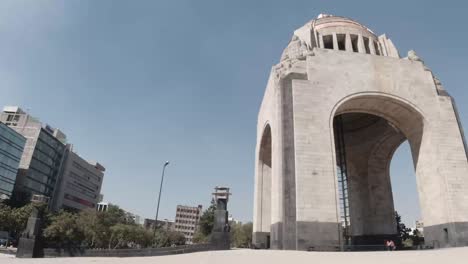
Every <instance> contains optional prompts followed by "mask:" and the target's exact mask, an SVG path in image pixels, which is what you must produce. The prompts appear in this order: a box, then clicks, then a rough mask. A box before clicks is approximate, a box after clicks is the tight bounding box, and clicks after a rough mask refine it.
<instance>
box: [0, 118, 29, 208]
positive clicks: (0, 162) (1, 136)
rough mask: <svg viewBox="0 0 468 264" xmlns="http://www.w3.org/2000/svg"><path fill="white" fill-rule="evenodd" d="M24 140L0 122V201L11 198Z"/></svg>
mask: <svg viewBox="0 0 468 264" xmlns="http://www.w3.org/2000/svg"><path fill="white" fill-rule="evenodd" d="M25 144H26V138H24V137H23V136H22V135H20V134H18V133H17V132H15V131H14V130H13V129H11V128H9V127H8V126H6V125H5V124H3V123H2V122H0V199H8V198H10V197H11V195H12V192H13V187H14V185H15V181H16V175H17V173H18V166H19V164H20V161H21V155H22V154H23V149H24V146H25Z"/></svg>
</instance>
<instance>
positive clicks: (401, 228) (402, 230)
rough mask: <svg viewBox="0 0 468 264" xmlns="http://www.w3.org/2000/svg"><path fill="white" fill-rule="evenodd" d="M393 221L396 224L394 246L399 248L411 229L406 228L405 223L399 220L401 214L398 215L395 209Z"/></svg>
mask: <svg viewBox="0 0 468 264" xmlns="http://www.w3.org/2000/svg"><path fill="white" fill-rule="evenodd" d="M395 222H396V225H397V226H396V227H397V235H398V240H397V241H396V246H397V247H399V248H401V247H402V246H403V244H402V242H403V241H405V240H406V239H408V238H409V237H410V236H409V232H410V231H411V229H409V228H407V227H406V225H405V224H404V223H402V222H401V215H399V214H398V212H397V211H395Z"/></svg>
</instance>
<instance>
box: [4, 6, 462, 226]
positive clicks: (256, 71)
mask: <svg viewBox="0 0 468 264" xmlns="http://www.w3.org/2000/svg"><path fill="white" fill-rule="evenodd" d="M467 11H468V8H467V4H465V3H462V1H453V2H447V1H433V2H432V3H430V1H391V2H388V1H387V2H381V1H310V0H309V1H266V0H265V1H220V0H211V1H195V0H192V1H176V0H171V1H143V0H140V1H117V0H112V1H110V0H109V1H106V0H100V1H84V0H80V1H78V0H69V1H44V0H30V1H19V0H11V1H8V0H3V1H1V2H0V106H3V105H20V106H22V107H23V108H29V109H30V113H31V114H33V115H35V116H37V117H39V118H40V119H41V120H42V121H44V122H47V123H49V124H51V125H52V126H55V127H58V128H60V129H62V130H63V131H64V132H65V133H66V134H67V136H68V138H69V141H70V142H71V143H73V144H74V145H75V149H76V150H77V151H78V152H79V154H80V155H82V156H83V157H85V158H86V159H90V160H93V159H94V160H98V161H99V162H101V163H102V164H104V165H105V167H106V168H107V172H106V176H105V181H104V186H103V193H104V195H105V196H104V197H105V200H107V201H110V202H112V203H116V204H118V205H120V206H122V207H123V208H125V209H128V210H130V211H133V212H135V213H138V214H140V215H141V216H143V217H154V212H155V208H156V198H157V189H158V187H159V181H160V174H161V167H162V164H163V162H164V161H165V160H170V161H171V165H170V166H169V167H168V169H167V174H166V175H167V178H166V181H165V185H164V192H163V197H162V200H161V211H160V216H161V218H169V219H173V218H174V216H175V207H176V205H177V204H187V205H197V204H203V205H207V204H208V203H209V201H210V198H211V197H210V194H211V191H212V188H213V187H214V186H215V185H228V186H230V187H231V188H232V192H233V197H232V201H231V203H230V212H231V213H232V214H233V215H234V217H236V218H238V219H240V220H244V221H250V220H251V219H252V208H253V185H254V176H253V175H254V156H255V153H254V152H255V136H256V131H255V130H256V118H257V111H258V109H259V106H260V102H261V99H262V96H263V92H264V89H265V85H266V82H267V78H268V74H269V71H270V68H271V66H272V65H274V64H276V63H277V62H278V60H279V58H280V55H281V52H282V50H283V49H284V48H285V47H286V45H287V43H288V41H289V40H290V38H291V36H292V32H293V31H294V30H295V29H296V28H298V27H300V26H302V25H303V24H304V23H306V22H307V21H309V20H311V19H313V18H315V17H316V16H317V15H318V14H319V13H331V14H335V15H341V16H348V17H351V18H354V19H356V20H358V21H360V22H361V23H363V24H364V25H367V26H368V27H369V28H371V29H372V30H374V31H375V32H376V33H377V34H382V33H387V34H388V36H390V38H391V39H392V40H393V42H394V43H395V45H396V46H397V48H398V49H399V50H400V53H401V55H402V56H406V53H407V51H408V50H409V49H415V50H416V51H417V53H418V55H419V56H420V57H422V58H423V59H424V60H425V62H426V64H427V65H428V66H429V67H430V68H431V69H432V70H433V71H434V72H435V73H436V75H437V76H438V77H439V78H440V79H441V81H442V82H443V84H444V86H445V88H446V89H447V90H448V91H449V92H450V93H451V95H453V96H454V97H455V98H456V101H457V103H458V108H459V111H460V116H461V119H462V122H463V123H464V124H465V126H468V104H466V102H467V99H468V92H467V91H466V89H467V87H466V86H467V84H466V75H467V70H468V60H467V58H468V56H467V55H468V51H467V50H468V45H467V43H468V35H467V34H466V25H467V22H466V19H465V17H466V13H467ZM391 171H392V174H393V175H392V183H393V187H394V193H395V194H394V196H395V202H396V207H397V209H398V210H399V211H400V212H401V214H402V215H403V217H404V220H405V221H406V222H407V223H409V224H410V225H412V224H411V222H413V221H414V219H416V218H418V215H419V209H418V203H417V198H416V195H415V194H414V193H415V191H416V186H415V177H414V172H413V168H412V161H411V158H410V156H409V151H408V148H407V147H402V148H400V149H399V150H398V152H397V154H396V159H395V160H394V161H393V162H392V170H391Z"/></svg>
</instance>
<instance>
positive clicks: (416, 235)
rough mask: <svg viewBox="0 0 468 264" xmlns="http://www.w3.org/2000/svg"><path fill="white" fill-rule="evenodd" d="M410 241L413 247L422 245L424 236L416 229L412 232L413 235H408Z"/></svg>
mask: <svg viewBox="0 0 468 264" xmlns="http://www.w3.org/2000/svg"><path fill="white" fill-rule="evenodd" d="M410 239H411V240H412V242H413V246H420V245H423V244H424V236H423V234H422V233H421V232H419V230H418V229H414V230H413V234H411V235H410Z"/></svg>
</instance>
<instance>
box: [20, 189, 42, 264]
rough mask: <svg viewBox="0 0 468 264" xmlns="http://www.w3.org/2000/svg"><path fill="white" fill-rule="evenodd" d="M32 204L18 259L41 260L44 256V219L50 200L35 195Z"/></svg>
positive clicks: (22, 235) (21, 238) (21, 239)
mask: <svg viewBox="0 0 468 264" xmlns="http://www.w3.org/2000/svg"><path fill="white" fill-rule="evenodd" d="M31 203H33V204H34V206H33V208H32V211H31V215H30V216H29V218H28V223H27V225H26V229H25V230H24V232H23V233H22V234H21V237H20V240H19V244H18V250H17V251H16V257H17V258H41V257H43V256H44V248H43V246H44V245H43V241H42V217H43V215H44V211H45V209H46V207H47V205H48V203H49V198H48V197H46V196H44V195H33V197H32V199H31Z"/></svg>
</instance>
